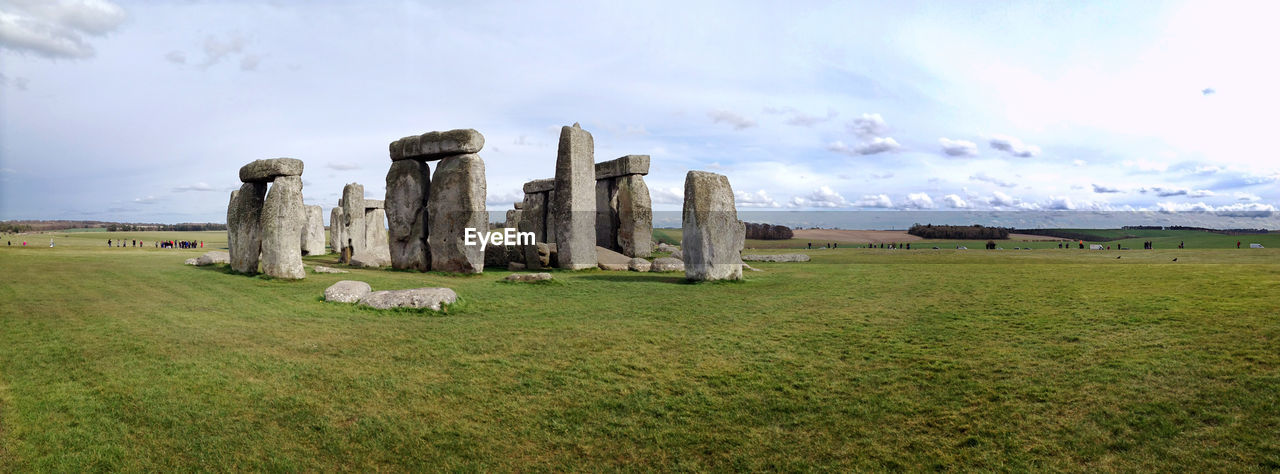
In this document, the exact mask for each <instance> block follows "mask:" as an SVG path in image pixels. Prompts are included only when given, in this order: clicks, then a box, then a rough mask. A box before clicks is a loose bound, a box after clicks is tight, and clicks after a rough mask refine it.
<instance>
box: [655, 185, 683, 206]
mask: <svg viewBox="0 0 1280 474" xmlns="http://www.w3.org/2000/svg"><path fill="white" fill-rule="evenodd" d="M649 199H651V200H653V202H654V203H655V204H684V191H683V190H681V189H680V188H676V187H671V188H655V187H653V186H649Z"/></svg>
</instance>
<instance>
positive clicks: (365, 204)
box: [329, 183, 391, 268]
mask: <svg viewBox="0 0 1280 474" xmlns="http://www.w3.org/2000/svg"><path fill="white" fill-rule="evenodd" d="M339 206H340V207H337V208H334V211H333V213H332V216H333V219H331V220H330V222H329V227H330V229H331V230H330V233H331V234H332V235H333V239H334V241H336V242H337V243H338V245H339V246H338V247H334V248H335V249H339V251H338V261H339V262H343V263H347V264H350V265H354V266H358V267H371V268H372V267H385V266H387V265H390V264H391V252H390V248H389V243H388V241H387V228H386V224H385V223H386V221H387V214H386V211H385V210H384V209H383V207H384V204H383V201H380V200H377V199H365V198H364V186H363V185H361V184H359V183H349V184H347V185H346V186H343V188H342V199H341V200H340V201H339Z"/></svg>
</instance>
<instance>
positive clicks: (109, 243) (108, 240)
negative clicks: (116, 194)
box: [107, 239, 1240, 247]
mask: <svg viewBox="0 0 1280 474" xmlns="http://www.w3.org/2000/svg"><path fill="white" fill-rule="evenodd" d="M110 246H111V239H107V247H110ZM1236 246H1237V247H1239V246H1240V244H1238V243H1237V244H1236Z"/></svg>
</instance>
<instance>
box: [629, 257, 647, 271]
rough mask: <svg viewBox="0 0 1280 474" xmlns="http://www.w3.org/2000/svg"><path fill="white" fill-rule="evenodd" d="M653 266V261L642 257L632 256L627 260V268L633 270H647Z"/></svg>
mask: <svg viewBox="0 0 1280 474" xmlns="http://www.w3.org/2000/svg"><path fill="white" fill-rule="evenodd" d="M651 268H653V263H650V262H649V261H648V260H645V259H643V258H633V259H631V260H630V261H628V262H627V269H628V270H631V271H633V272H647V271H649V269H651Z"/></svg>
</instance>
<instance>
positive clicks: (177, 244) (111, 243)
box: [23, 239, 204, 249]
mask: <svg viewBox="0 0 1280 474" xmlns="http://www.w3.org/2000/svg"><path fill="white" fill-rule="evenodd" d="M125 244H129V245H125ZM151 244H152V246H154V247H156V248H162V249H175V248H176V249H202V248H204V241H203V240H165V241H160V242H151ZM23 245H26V243H25V242H24V243H23ZM146 245H147V244H146V242H143V241H141V240H137V239H133V240H127V241H126V240H124V239H119V240H112V239H107V247H145V246H146Z"/></svg>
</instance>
